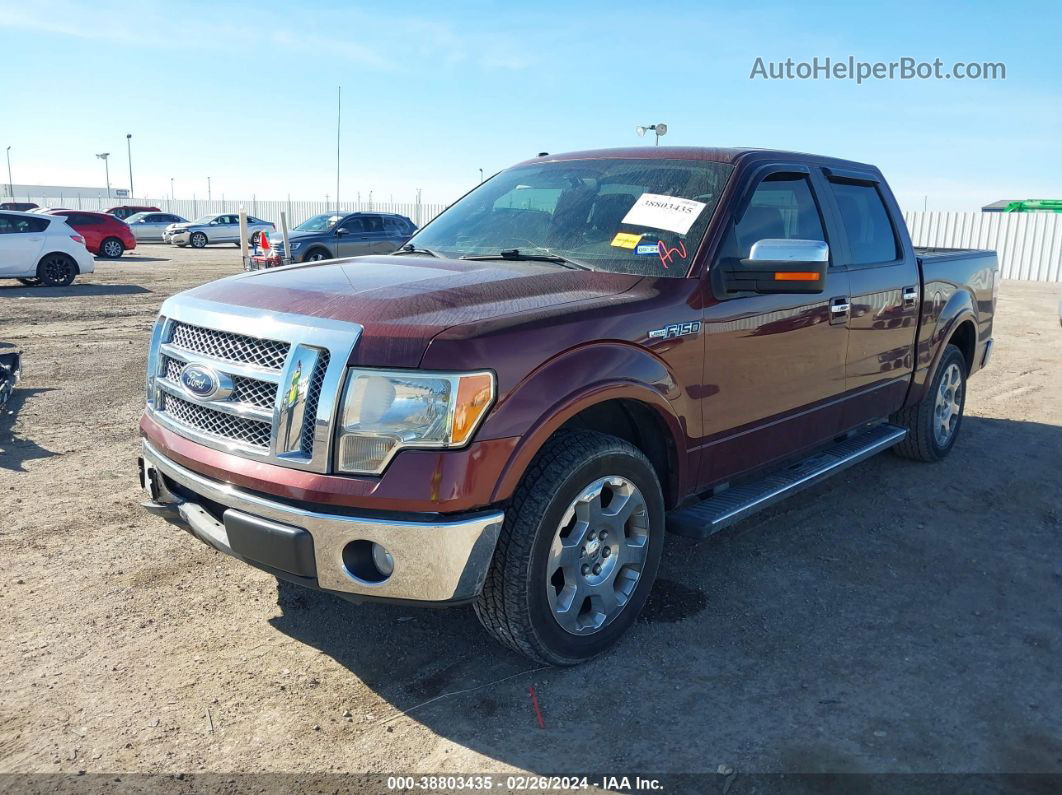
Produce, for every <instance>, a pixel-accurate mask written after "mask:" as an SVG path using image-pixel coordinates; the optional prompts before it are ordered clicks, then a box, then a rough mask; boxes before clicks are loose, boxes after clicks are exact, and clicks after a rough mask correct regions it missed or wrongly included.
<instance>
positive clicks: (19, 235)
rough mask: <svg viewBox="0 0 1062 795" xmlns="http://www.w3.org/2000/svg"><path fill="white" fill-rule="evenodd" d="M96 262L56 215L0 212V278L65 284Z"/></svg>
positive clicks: (31, 282)
mask: <svg viewBox="0 0 1062 795" xmlns="http://www.w3.org/2000/svg"><path fill="white" fill-rule="evenodd" d="M95 269H96V261H95V260H94V259H93V258H92V255H91V254H90V253H89V252H88V249H87V248H85V238H83V237H82V236H81V235H79V234H78V233H77V231H76V230H75V229H73V228H72V227H70V226H69V225H67V223H66V218H64V217H62V216H59V215H40V214H36V213H16V212H8V211H6V210H5V211H3V212H0V278H2V279H18V280H19V281H20V282H22V283H23V284H26V285H38V284H44V285H47V286H49V287H65V286H66V285H68V284H70V282H72V281H74V277H76V276H78V275H79V274H82V273H92V271H94V270H95Z"/></svg>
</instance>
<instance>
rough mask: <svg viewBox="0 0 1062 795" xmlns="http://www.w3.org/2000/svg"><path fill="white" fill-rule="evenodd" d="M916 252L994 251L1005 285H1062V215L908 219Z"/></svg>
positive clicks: (918, 215)
mask: <svg viewBox="0 0 1062 795" xmlns="http://www.w3.org/2000/svg"><path fill="white" fill-rule="evenodd" d="M904 220H905V221H906V222H907V228H908V229H909V230H910V231H911V240H912V241H913V242H914V244H915V245H916V246H939V247H940V248H990V249H994V250H995V251H996V252H997V253H998V254H999V269H1000V274H1001V275H1002V277H1003V278H1004V279H1022V280H1025V281H1034V282H1062V213H948V212H925V213H904Z"/></svg>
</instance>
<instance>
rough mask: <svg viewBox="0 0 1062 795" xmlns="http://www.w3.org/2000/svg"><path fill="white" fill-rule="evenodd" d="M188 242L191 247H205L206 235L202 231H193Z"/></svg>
mask: <svg viewBox="0 0 1062 795" xmlns="http://www.w3.org/2000/svg"><path fill="white" fill-rule="evenodd" d="M188 242H189V243H191V244H192V248H206V244H207V236H206V235H205V234H203V233H202V232H193V233H192V236H191V237H190V238H189V239H188Z"/></svg>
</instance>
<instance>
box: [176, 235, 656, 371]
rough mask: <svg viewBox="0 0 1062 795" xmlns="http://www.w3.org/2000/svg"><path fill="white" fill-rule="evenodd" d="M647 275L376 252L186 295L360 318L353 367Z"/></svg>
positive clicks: (399, 356) (380, 362)
mask: <svg viewBox="0 0 1062 795" xmlns="http://www.w3.org/2000/svg"><path fill="white" fill-rule="evenodd" d="M641 278H642V277H640V276H635V275H629V274H619V273H602V272H591V271H580V270H567V269H565V268H562V267H559V266H556V265H552V264H549V263H533V262H513V263H510V262H493V261H490V262H472V261H463V260H449V259H441V258H440V259H436V258H431V257H416V256H368V257H355V258H352V259H345V260H333V261H330V262H325V263H323V264H322V263H307V264H303V265H291V266H288V267H286V268H277V269H274V270H265V271H257V272H252V273H243V274H239V275H237V276H230V277H228V278H225V279H220V280H218V281H215V282H210V283H208V284H204V285H202V286H201V287H196V288H194V289H192V290H189V291H188V292H186V293H183V295H187V296H189V297H193V298H196V299H199V300H206V301H211V302H215V303H218V304H223V305H236V306H241V307H248V308H253V309H261V310H262V311H263V312H284V313H288V314H296V315H306V316H309V317H311V318H313V317H320V318H328V319H330V320H339V321H346V322H352V323H358V324H360V325H361V326H362V327H363V328H364V332H363V334H362V337H361V339H360V340H359V341H358V344H357V346H356V347H355V351H354V354H353V357H352V360H351V363H352V364H357V365H362V366H373V367H416V366H417V365H418V364H419V363H420V360H421V358H422V356H423V355H424V351H425V349H426V348H427V345H428V343H429V342H431V340H432V339H433V338H434V337H435V336H436V335H438V334H440V333H441V332H443V331H445V330H446V329H449V328H452V327H454V326H463V327H465V335H464V336H466V337H467V336H474V335H475V327H476V326H477V325H478V324H486V323H488V322H490V321H493V320H496V319H498V318H502V317H505V316H508V315H516V314H523V313H528V312H535V311H542V310H547V309H551V308H555V307H557V306H560V305H563V304H574V303H575V302H580V303H587V302H589V303H590V304H593V303H596V302H598V301H604V300H607V299H608V298H609V297H610V296H614V295H617V294H619V293H622V292H624V291H626V290H629V289H630V288H631V287H633V286H634V285H635V284H637V283H638V281H639V280H640V279H641Z"/></svg>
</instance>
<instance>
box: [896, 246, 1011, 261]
mask: <svg viewBox="0 0 1062 795" xmlns="http://www.w3.org/2000/svg"><path fill="white" fill-rule="evenodd" d="M914 252H915V254H916V255H917V256H918V258H919V259H921V260H922V261H924V262H925V261H932V262H945V261H947V260H955V259H971V258H974V257H989V256H990V257H993V258H994V257H995V256H996V252H994V251H992V250H991V249H987V248H940V247H939V246H915V247H914Z"/></svg>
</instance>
